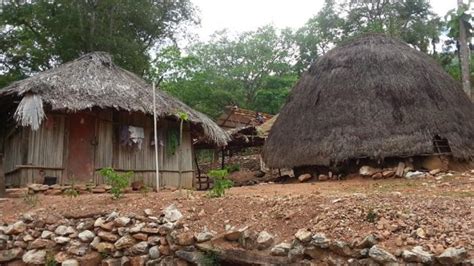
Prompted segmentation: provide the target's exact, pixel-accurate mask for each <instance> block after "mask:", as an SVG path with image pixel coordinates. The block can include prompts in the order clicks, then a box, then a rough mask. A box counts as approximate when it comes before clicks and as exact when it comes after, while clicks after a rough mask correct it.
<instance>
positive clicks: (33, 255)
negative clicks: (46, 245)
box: [22, 249, 46, 265]
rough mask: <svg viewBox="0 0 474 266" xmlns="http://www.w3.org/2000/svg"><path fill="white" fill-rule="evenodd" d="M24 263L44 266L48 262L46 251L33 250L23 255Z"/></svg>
mask: <svg viewBox="0 0 474 266" xmlns="http://www.w3.org/2000/svg"><path fill="white" fill-rule="evenodd" d="M22 259H23V262H24V263H26V264H33V265H35V264H36V265H38V264H39V265H43V264H45V262H46V250H44V249H41V250H36V249H32V250H29V251H27V252H26V253H25V254H23V257H22Z"/></svg>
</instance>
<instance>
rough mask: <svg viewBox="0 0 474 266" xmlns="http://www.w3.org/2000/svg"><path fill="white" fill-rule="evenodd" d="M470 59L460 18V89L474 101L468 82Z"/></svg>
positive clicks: (459, 5) (459, 1)
mask: <svg viewBox="0 0 474 266" xmlns="http://www.w3.org/2000/svg"><path fill="white" fill-rule="evenodd" d="M463 5H464V4H463V0H458V8H459V9H460V8H462V7H463ZM469 59H470V49H469V44H468V42H467V31H466V27H465V25H464V22H463V20H462V19H461V18H460V21H459V61H460V65H461V81H462V88H463V90H464V92H465V93H466V94H467V96H468V97H469V98H470V99H471V100H474V92H473V91H472V88H471V80H470V78H471V77H470V69H469V61H470V60H469Z"/></svg>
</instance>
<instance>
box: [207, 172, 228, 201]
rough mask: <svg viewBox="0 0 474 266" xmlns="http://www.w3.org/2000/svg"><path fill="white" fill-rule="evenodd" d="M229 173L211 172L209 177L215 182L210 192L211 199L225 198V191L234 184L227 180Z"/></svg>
mask: <svg viewBox="0 0 474 266" xmlns="http://www.w3.org/2000/svg"><path fill="white" fill-rule="evenodd" d="M227 175H228V172H227V170H226V169H223V170H211V171H209V176H210V177H211V178H212V179H213V180H214V186H213V187H212V189H211V190H210V191H209V197H211V198H220V197H222V196H224V194H225V191H226V190H227V189H230V188H231V187H232V186H233V185H234V183H233V182H232V181H231V180H229V179H227V178H226V177H227Z"/></svg>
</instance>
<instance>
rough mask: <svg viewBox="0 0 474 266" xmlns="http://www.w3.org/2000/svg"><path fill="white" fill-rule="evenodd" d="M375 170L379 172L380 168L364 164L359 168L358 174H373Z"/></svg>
mask: <svg viewBox="0 0 474 266" xmlns="http://www.w3.org/2000/svg"><path fill="white" fill-rule="evenodd" d="M377 172H380V169H377V168H373V167H371V166H368V165H364V166H362V167H361V168H360V169H359V175H362V176H373V175H374V174H375V173H377Z"/></svg>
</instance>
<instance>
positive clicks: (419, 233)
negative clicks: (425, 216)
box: [416, 227, 426, 238]
mask: <svg viewBox="0 0 474 266" xmlns="http://www.w3.org/2000/svg"><path fill="white" fill-rule="evenodd" d="M416 236H417V237H419V238H426V232H425V230H423V228H421V227H419V228H418V229H416Z"/></svg>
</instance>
